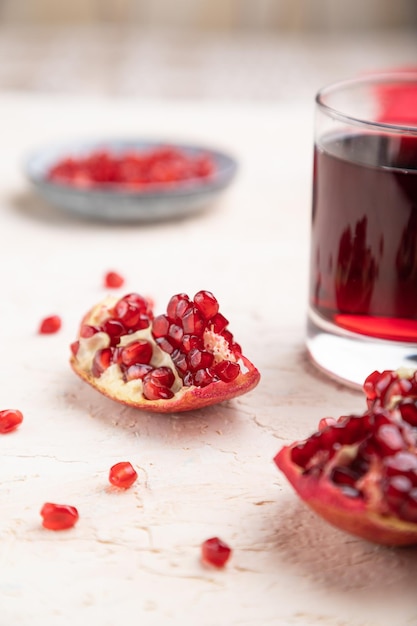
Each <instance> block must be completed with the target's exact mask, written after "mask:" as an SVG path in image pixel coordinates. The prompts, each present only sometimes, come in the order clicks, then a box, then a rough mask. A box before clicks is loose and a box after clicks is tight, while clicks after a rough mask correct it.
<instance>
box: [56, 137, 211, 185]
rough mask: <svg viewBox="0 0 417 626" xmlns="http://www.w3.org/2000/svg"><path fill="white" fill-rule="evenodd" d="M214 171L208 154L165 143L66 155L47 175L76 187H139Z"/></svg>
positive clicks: (200, 176)
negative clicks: (156, 145)
mask: <svg viewBox="0 0 417 626" xmlns="http://www.w3.org/2000/svg"><path fill="white" fill-rule="evenodd" d="M214 170H215V166H214V162H213V160H212V159H211V158H210V156H209V155H207V154H190V153H188V152H185V151H184V150H180V149H178V148H174V147H169V146H168V147H158V148H152V149H149V150H143V151H137V150H136V151H130V152H125V153H122V154H116V153H114V154H112V153H110V152H109V151H107V150H97V151H93V152H91V153H90V154H88V155H87V156H85V157H83V156H80V157H66V158H63V159H61V160H60V161H58V162H57V163H55V164H54V165H53V166H52V167H51V168H50V170H49V172H48V178H49V180H52V181H53V182H57V183H61V184H66V185H75V186H79V187H93V186H98V185H106V184H116V185H123V186H124V187H127V188H131V189H141V188H149V187H151V186H160V185H166V184H167V183H168V184H175V183H176V184H178V183H180V182H181V181H186V180H192V179H202V178H207V177H208V176H210V175H211V174H213V172H214Z"/></svg>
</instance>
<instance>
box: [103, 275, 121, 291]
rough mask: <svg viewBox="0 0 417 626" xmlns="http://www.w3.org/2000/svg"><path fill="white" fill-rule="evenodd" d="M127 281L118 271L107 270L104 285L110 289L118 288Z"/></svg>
mask: <svg viewBox="0 0 417 626" xmlns="http://www.w3.org/2000/svg"><path fill="white" fill-rule="evenodd" d="M124 283H125V279H124V278H123V276H121V274H119V273H118V272H107V274H106V275H105V277H104V285H105V287H108V288H110V289H118V288H119V287H122V286H123V285H124Z"/></svg>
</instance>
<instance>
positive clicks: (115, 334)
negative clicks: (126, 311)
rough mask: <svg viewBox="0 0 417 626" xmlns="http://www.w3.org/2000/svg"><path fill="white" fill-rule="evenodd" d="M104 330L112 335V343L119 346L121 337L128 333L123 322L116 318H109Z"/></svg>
mask: <svg viewBox="0 0 417 626" xmlns="http://www.w3.org/2000/svg"><path fill="white" fill-rule="evenodd" d="M103 331H104V332H105V333H107V334H108V336H109V337H110V345H112V346H117V344H118V343H119V341H120V337H121V336H122V335H125V334H126V328H125V327H124V326H123V324H122V323H121V322H120V321H118V320H114V319H108V320H106V321H105V322H104V324H103Z"/></svg>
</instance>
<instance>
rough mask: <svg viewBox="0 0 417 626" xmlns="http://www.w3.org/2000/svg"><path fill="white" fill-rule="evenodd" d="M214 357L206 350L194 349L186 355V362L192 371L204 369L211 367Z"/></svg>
mask: <svg viewBox="0 0 417 626" xmlns="http://www.w3.org/2000/svg"><path fill="white" fill-rule="evenodd" d="M213 361H214V355H213V354H212V353H211V352H207V351H206V350H198V349H197V348H194V350H191V352H189V353H188V355H187V362H188V365H189V367H190V369H191V370H192V371H197V370H199V369H205V368H208V367H211V366H212V365H213Z"/></svg>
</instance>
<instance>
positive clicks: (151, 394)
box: [143, 376, 174, 400]
mask: <svg viewBox="0 0 417 626" xmlns="http://www.w3.org/2000/svg"><path fill="white" fill-rule="evenodd" d="M143 395H144V397H145V398H146V399H147V400H170V399H171V398H173V397H174V392H173V391H171V389H169V388H168V387H165V386H164V385H159V384H157V383H155V381H153V380H152V378H148V377H147V376H146V377H145V378H144V380H143Z"/></svg>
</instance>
